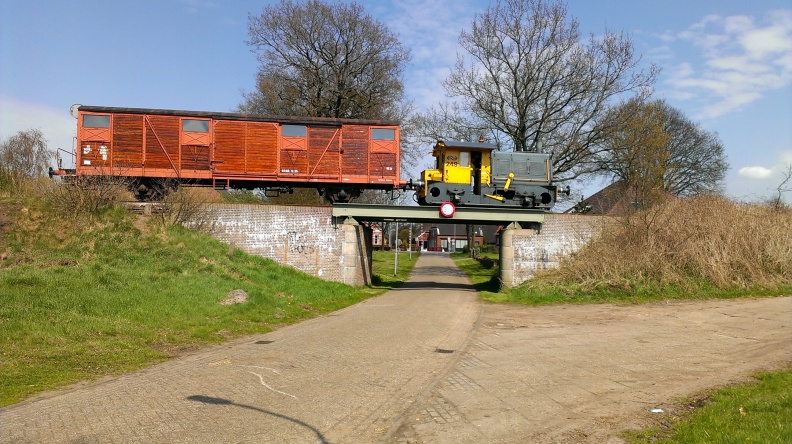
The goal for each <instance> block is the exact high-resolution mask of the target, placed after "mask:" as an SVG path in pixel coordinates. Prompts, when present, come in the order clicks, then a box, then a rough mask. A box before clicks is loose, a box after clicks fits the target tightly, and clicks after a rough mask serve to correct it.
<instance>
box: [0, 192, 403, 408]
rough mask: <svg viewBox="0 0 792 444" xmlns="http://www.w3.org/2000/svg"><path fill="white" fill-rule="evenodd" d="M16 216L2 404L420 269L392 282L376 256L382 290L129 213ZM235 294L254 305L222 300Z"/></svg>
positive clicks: (0, 318)
mask: <svg viewBox="0 0 792 444" xmlns="http://www.w3.org/2000/svg"><path fill="white" fill-rule="evenodd" d="M0 205H10V204H9V203H7V202H3V203H0ZM9 208H10V207H6V208H5V209H6V210H9ZM14 211H21V213H19V214H18V216H19V217H15V219H16V220H17V222H16V226H15V227H14V229H13V230H8V231H7V232H6V233H5V236H4V244H0V247H3V248H0V253H2V252H3V251H6V253H3V255H2V257H1V259H2V261H0V406H4V405H8V404H12V403H15V402H18V401H20V400H22V399H25V398H27V397H29V396H31V395H33V394H36V393H40V392H42V391H46V390H51V389H55V388H58V387H62V386H64V385H68V384H71V383H75V382H78V381H84V380H92V379H96V378H99V377H102V376H107V375H117V374H120V373H123V372H128V371H132V370H136V369H140V368H143V367H146V366H149V365H151V364H154V363H157V362H161V361H163V360H166V359H168V358H170V357H174V356H178V355H180V354H182V353H184V352H186V351H191V350H195V349H197V348H199V347H202V346H206V345H209V344H216V343H220V342H222V341H225V340H228V339H231V338H236V337H240V336H243V335H248V334H253V333H263V332H268V331H271V330H272V329H274V328H277V327H278V326H281V325H286V324H291V323H294V322H297V321H300V320H302V319H306V318H311V317H315V316H318V315H321V314H323V313H328V312H331V311H335V310H338V309H340V308H343V307H346V306H349V305H352V304H355V303H357V302H359V301H361V300H363V299H366V298H369V297H371V296H374V295H377V294H380V293H382V292H384V291H386V290H387V289H389V288H391V287H394V286H397V285H398V284H399V283H400V282H401V281H402V280H404V279H405V278H406V276H407V274H408V273H409V268H411V266H412V265H413V264H414V263H415V260H412V261H409V260H407V259H406V255H404V254H402V255H400V266H399V270H400V271H399V275H398V276H396V277H394V276H393V271H392V270H393V268H392V267H393V265H392V264H393V263H392V262H390V263H388V262H387V259H388V258H387V257H379V256H380V255H375V257H374V264H373V269H374V272H375V274H378V273H381V274H382V276H381V277H379V278H378V277H376V276H375V280H379V283H380V284H381V285H379V286H378V287H368V288H354V287H350V286H347V285H343V284H339V283H333V282H326V281H323V280H321V279H318V278H315V277H312V276H308V275H306V274H304V273H301V272H299V271H296V270H294V269H292V268H289V267H282V266H280V265H278V264H276V263H275V262H273V261H271V260H267V259H263V258H260V257H255V256H251V255H248V254H246V253H244V252H242V251H241V250H238V249H235V248H232V247H229V246H228V245H225V244H223V243H221V242H219V241H217V240H215V239H213V238H211V237H209V236H207V235H204V234H199V233H195V232H192V231H189V230H187V229H185V228H182V227H178V226H177V227H170V228H167V229H165V228H161V227H154V226H152V223H151V222H150V221H149V222H146V221H145V220H143V219H141V218H139V217H136V216H133V215H130V214H129V213H127V212H125V211H123V210H113V211H110V212H108V213H106V214H105V215H103V216H102V217H100V218H97V219H95V220H93V221H92V222H90V223H89V222H85V221H81V222H80V221H77V220H74V221H65V220H53V219H52V218H50V217H48V216H46V215H45V214H44V213H39V214H36V211H35V210H32V209H27V208H22V207H21V206H19V205H14ZM9 213H10V211H5V221H6V225H7V223H8V221H9V220H10V219H11V217H10V216H9ZM417 256H418V255H417V254H414V255H413V257H414V258H415V259H417ZM390 257H391V258H392V255H391V256H390ZM388 270H389V271H390V272H389V273H388ZM236 289H241V290H243V291H245V292H246V293H247V294H248V301H247V302H245V303H242V304H235V305H221V304H219V302H220V301H222V300H223V299H225V298H226V296H227V294H228V293H229V292H231V291H232V290H236Z"/></svg>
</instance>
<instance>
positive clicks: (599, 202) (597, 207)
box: [564, 182, 677, 216]
mask: <svg viewBox="0 0 792 444" xmlns="http://www.w3.org/2000/svg"><path fill="white" fill-rule="evenodd" d="M655 196H659V197H660V198H661V200H668V199H676V198H677V197H676V196H674V195H673V194H671V193H668V192H666V191H663V190H659V191H658V193H657V194H655ZM647 204H648V202H644V201H643V198H642V196H641V193H639V192H638V191H637V190H636V189H635V188H634V187H627V185H626V184H625V183H624V182H614V183H612V184H610V185H608V186H607V187H605V188H603V189H601V190H599V191H597V192H596V193H594V194H592V195H591V196H590V197H589V198H588V199H584V200H582V201H580V203H578V204H577V205H575V206H574V207H572V208H570V209H568V210H566V211H564V212H565V213H574V214H591V215H598V216H603V215H604V216H625V215H627V214H629V213H630V212H632V211H634V210H636V209H638V208H644V207H646V206H647Z"/></svg>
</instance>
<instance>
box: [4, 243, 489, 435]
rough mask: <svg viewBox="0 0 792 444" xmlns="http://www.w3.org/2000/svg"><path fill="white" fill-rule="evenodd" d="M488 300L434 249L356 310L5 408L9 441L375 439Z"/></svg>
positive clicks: (453, 353) (430, 377) (446, 362)
mask: <svg viewBox="0 0 792 444" xmlns="http://www.w3.org/2000/svg"><path fill="white" fill-rule="evenodd" d="M480 307H481V305H480V304H479V303H478V301H477V298H476V293H475V291H474V290H473V288H472V286H471V285H470V283H469V282H468V281H467V278H466V277H464V275H463V274H462V273H461V272H459V271H458V270H457V269H456V268H455V267H454V264H453V262H452V261H451V260H450V259H449V258H448V256H447V255H440V254H425V255H423V256H421V257H420V259H419V261H418V263H417V265H416V267H415V268H414V270H413V273H412V275H411V277H410V280H409V281H408V282H407V283H406V284H405V285H404V286H403V287H402V288H399V289H396V290H393V291H390V292H388V293H387V294H385V295H382V296H379V297H376V298H373V299H369V300H367V301H365V302H362V303H360V304H357V305H355V306H352V307H348V308H346V309H344V310H340V311H338V312H335V313H332V314H330V315H327V316H323V317H321V318H317V319H313V320H310V321H306V322H303V323H300V324H298V325H293V326H290V327H286V328H283V329H281V330H278V331H275V332H272V333H268V334H266V335H260V336H255V337H252V338H246V339H245V340H241V341H236V342H234V343H230V344H226V345H224V346H221V347H216V348H212V349H209V350H206V351H202V352H199V353H196V354H193V355H190V356H187V357H184V358H181V359H177V360H174V361H171V362H167V363H164V364H161V365H157V366H155V367H151V368H149V369H146V370H143V371H140V372H136V373H132V374H129V375H125V376H122V377H119V378H115V379H112V380H108V381H105V382H103V383H98V384H92V385H89V386H85V387H80V388H75V389H71V390H65V391H61V392H55V393H51V394H48V395H44V396H42V397H39V398H36V399H33V400H30V401H26V402H23V403H20V404H17V405H14V406H9V407H7V408H4V409H0V442H3V443H5V442H31V443H32V442H49V443H58V442H202V443H203V442H373V441H375V440H377V439H381V438H382V437H384V436H386V435H387V434H388V433H389V432H391V431H392V430H393V429H395V426H396V425H398V424H399V421H400V420H401V419H403V415H404V412H405V411H407V410H409V409H410V407H411V406H412V405H413V404H414V403H415V401H416V400H417V399H421V396H422V395H423V396H424V397H425V396H426V395H427V394H428V390H429V389H430V388H432V387H434V385H435V383H436V382H437V381H438V380H439V379H440V378H441V376H445V375H446V374H447V372H448V370H449V369H450V368H451V366H452V365H453V364H454V363H455V362H456V359H457V357H458V356H459V353H461V349H462V348H463V347H464V344H465V343H466V341H467V340H468V338H469V337H470V335H471V332H472V331H473V329H474V326H475V325H476V322H477V320H478V318H479V314H480Z"/></svg>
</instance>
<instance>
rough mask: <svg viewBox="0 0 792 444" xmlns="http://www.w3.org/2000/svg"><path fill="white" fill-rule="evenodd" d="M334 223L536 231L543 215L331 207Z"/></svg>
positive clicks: (461, 209)
mask: <svg viewBox="0 0 792 444" xmlns="http://www.w3.org/2000/svg"><path fill="white" fill-rule="evenodd" d="M333 219H334V222H335V223H337V224H338V223H355V222H430V223H445V224H482V225H504V226H505V225H510V224H512V223H514V224H517V225H519V226H522V227H524V228H528V227H536V226H537V225H541V224H542V222H544V212H543V211H537V210H525V209H518V208H498V207H456V212H455V213H454V216H453V217H450V218H447V217H443V216H441V215H440V207H437V206H393V205H370V204H335V205H333Z"/></svg>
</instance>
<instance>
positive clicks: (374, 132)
mask: <svg viewBox="0 0 792 444" xmlns="http://www.w3.org/2000/svg"><path fill="white" fill-rule="evenodd" d="M371 139H372V140H396V130H394V129H393V128H372V129H371Z"/></svg>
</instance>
